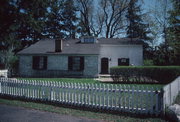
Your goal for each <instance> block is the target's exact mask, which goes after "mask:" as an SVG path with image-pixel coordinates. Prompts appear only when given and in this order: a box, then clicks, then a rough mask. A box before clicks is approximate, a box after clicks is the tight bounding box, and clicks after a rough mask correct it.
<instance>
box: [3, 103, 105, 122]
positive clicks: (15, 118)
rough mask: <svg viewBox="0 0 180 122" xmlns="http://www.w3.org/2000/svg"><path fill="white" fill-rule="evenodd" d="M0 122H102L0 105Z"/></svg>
mask: <svg viewBox="0 0 180 122" xmlns="http://www.w3.org/2000/svg"><path fill="white" fill-rule="evenodd" d="M0 122H103V121H101V120H93V119H87V118H83V117H73V116H69V115H60V114H56V113H50V112H44V111H39V110H33V109H27V108H23V107H15V106H8V105H3V104H0Z"/></svg>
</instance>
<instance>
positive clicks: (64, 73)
mask: <svg viewBox="0 0 180 122" xmlns="http://www.w3.org/2000/svg"><path fill="white" fill-rule="evenodd" d="M18 55H19V75H20V77H97V76H98V75H99V74H108V73H109V68H110V67H113V66H118V65H119V66H122V65H135V66H139V65H142V63H143V48H142V44H140V43H139V41H138V40H136V39H133V40H132V39H128V38H122V39H118V38H116V39H107V38H94V37H83V38H81V39H68V40H54V39H43V40H41V41H39V42H37V43H35V44H33V45H31V46H30V47H28V48H25V49H23V50H22V51H20V52H19V53H18Z"/></svg>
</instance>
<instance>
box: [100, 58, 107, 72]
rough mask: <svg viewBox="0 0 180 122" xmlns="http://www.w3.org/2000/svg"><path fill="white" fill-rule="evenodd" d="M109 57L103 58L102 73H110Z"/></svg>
mask: <svg viewBox="0 0 180 122" xmlns="http://www.w3.org/2000/svg"><path fill="white" fill-rule="evenodd" d="M108 70H109V59H108V58H101V74H108V73H109V71H108Z"/></svg>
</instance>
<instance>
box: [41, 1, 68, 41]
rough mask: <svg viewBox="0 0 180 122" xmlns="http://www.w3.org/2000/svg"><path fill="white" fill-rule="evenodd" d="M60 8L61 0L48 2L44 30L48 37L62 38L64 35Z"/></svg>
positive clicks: (61, 6) (61, 7)
mask: <svg viewBox="0 0 180 122" xmlns="http://www.w3.org/2000/svg"><path fill="white" fill-rule="evenodd" d="M62 9H63V0H52V1H51V2H50V4H49V9H48V13H47V20H46V27H45V31H44V34H45V35H46V36H47V37H48V38H64V36H65V32H64V31H63V30H64V25H63V19H62V18H63V17H62Z"/></svg>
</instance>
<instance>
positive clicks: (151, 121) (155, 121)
mask: <svg viewBox="0 0 180 122" xmlns="http://www.w3.org/2000/svg"><path fill="white" fill-rule="evenodd" d="M0 104H7V105H12V106H21V107H26V108H31V109H37V110H42V111H49V112H54V113H58V114H65V115H71V116H76V117H86V118H90V119H98V120H105V121H108V122H165V120H162V119H160V118H138V117H130V116H127V115H114V114H108V113H101V112H91V111H84V110H78V109H71V108H65V107H60V106H53V105H47V104H42V103H34V102H24V101H19V100H8V99H2V98H0Z"/></svg>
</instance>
